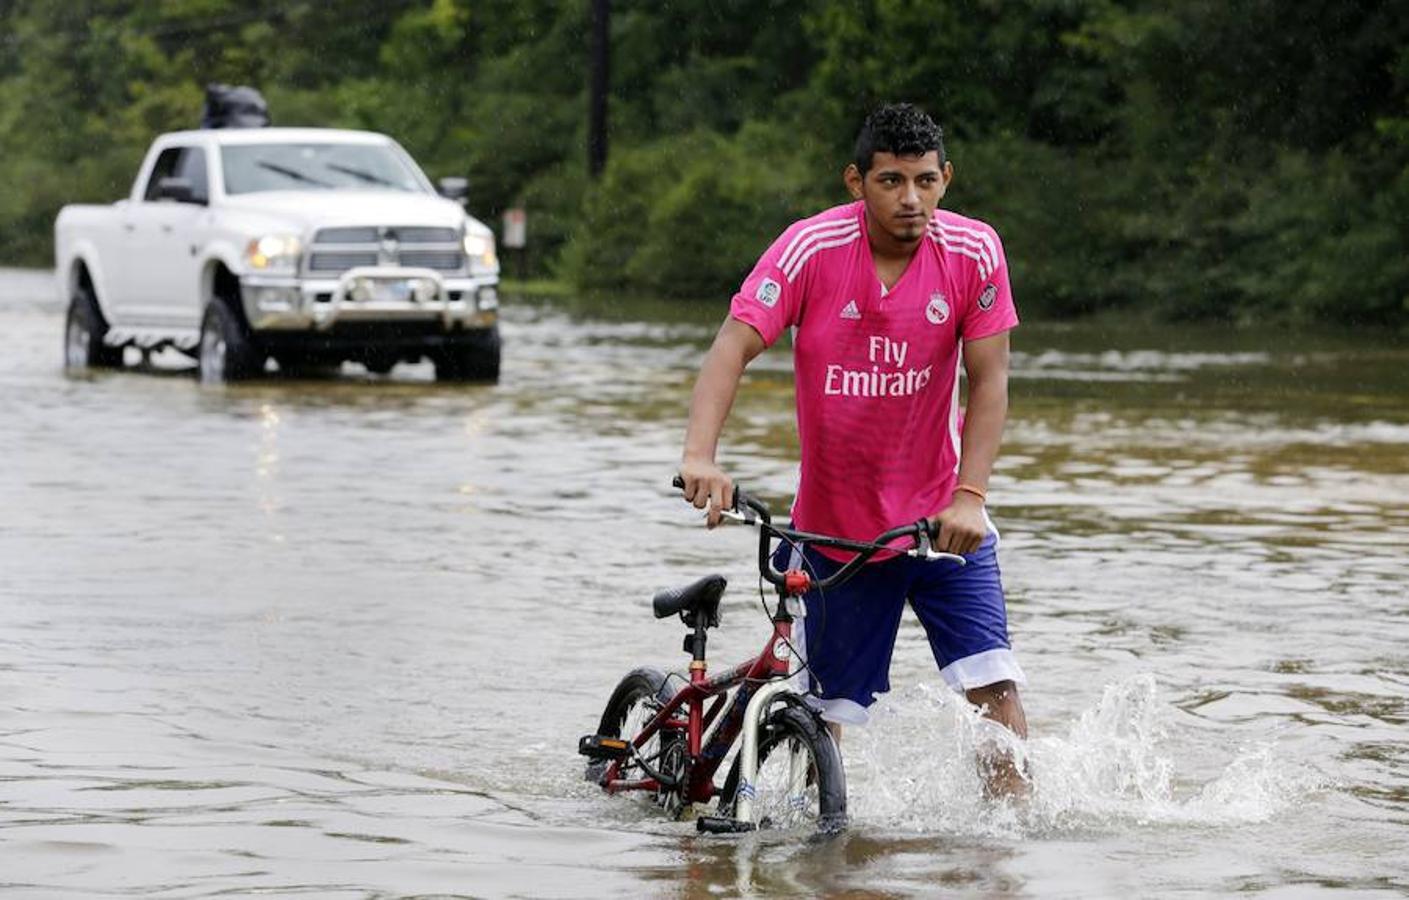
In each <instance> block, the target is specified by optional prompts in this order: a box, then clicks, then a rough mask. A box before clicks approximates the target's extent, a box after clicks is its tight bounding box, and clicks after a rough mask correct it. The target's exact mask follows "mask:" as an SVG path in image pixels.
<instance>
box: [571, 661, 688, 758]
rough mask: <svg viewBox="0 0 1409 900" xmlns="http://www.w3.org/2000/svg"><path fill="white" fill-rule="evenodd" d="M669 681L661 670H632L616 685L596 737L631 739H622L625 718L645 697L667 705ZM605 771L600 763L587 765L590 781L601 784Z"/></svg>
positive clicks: (630, 736) (604, 708)
mask: <svg viewBox="0 0 1409 900" xmlns="http://www.w3.org/2000/svg"><path fill="white" fill-rule="evenodd" d="M668 679H669V676H667V675H666V674H665V673H664V672H662V671H661V670H660V669H655V668H651V667H649V666H642V667H641V668H638V669H632V670H631V671H630V672H628V673H626V675H625V676H623V677H622V679H621V681H619V682H617V685H616V688H615V689H614V690H613V691H612V693H611V697H610V698H609V699H608V700H607V705H606V706H605V707H603V709H602V718H601V721H600V722H599V723H598V725H597V734H598V735H600V736H601V737H613V738H616V737H626V738H632V737H635V735H623V734H622V733H621V726H622V725H623V724H624V723H625V721H626V715H627V713H628V711H629V710H630V708H631V705H632V704H633V703H635V702H636V701H638V700H640V699H641V698H643V697H654V698H655V699H656V700H657V702H662V703H663V702H664V701H665V700H668V699H669V696H668V694H667V691H668V688H667V686H666V683H667V681H668ZM605 771H606V767H605V766H602V765H600V764H599V763H595V762H589V763H588V764H587V771H586V778H587V780H588V781H592V782H595V783H597V784H601V779H600V777H598V776H600V774H602V773H604V772H605Z"/></svg>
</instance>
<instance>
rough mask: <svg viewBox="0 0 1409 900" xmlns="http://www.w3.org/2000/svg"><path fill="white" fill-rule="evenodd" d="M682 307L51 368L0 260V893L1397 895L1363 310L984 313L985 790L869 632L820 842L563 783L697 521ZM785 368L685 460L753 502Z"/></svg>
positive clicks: (698, 556) (927, 670)
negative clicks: (866, 697) (988, 775)
mask: <svg viewBox="0 0 1409 900" xmlns="http://www.w3.org/2000/svg"><path fill="white" fill-rule="evenodd" d="M721 315H722V306H721V307H719V308H714V309H699V308H691V307H687V306H680V305H675V304H668V303H651V302H626V301H615V300H584V299H577V298H571V299H564V298H558V299H545V298H539V299H533V298H527V297H516V296H514V295H513V294H511V293H510V294H508V295H506V297H505V323H504V334H505V339H506V349H505V363H504V373H503V378H502V381H501V382H500V383H499V384H498V385H496V386H470V387H465V386H453V387H452V386H443V385H437V384H435V383H433V381H432V380H431V372H430V369H429V367H428V366H406V365H403V366H401V367H398V368H397V369H396V370H394V371H393V373H392V374H391V375H390V376H389V377H376V376H369V375H367V374H366V373H364V372H363V371H362V370H361V369H360V368H359V367H356V366H350V365H349V366H347V367H345V369H344V371H343V372H342V373H341V375H340V376H338V377H336V378H331V379H324V380H316V381H315V380H293V379H286V378H277V377H271V378H270V379H268V380H265V381H261V382H258V383H252V384H247V385H240V386H237V387H230V388H207V387H201V386H199V385H198V384H197V383H196V381H195V379H194V378H193V377H192V375H191V373H190V370H189V364H188V363H186V362H185V361H183V360H182V358H180V357H179V356H175V355H161V356H159V357H158V358H157V359H156V360H154V361H153V362H152V363H151V364H149V365H146V366H142V367H134V368H132V369H130V370H128V371H123V372H117V373H102V374H94V375H84V376H66V375H65V374H64V372H63V371H62V369H61V366H60V362H61V331H62V311H61V309H60V308H59V306H58V304H57V302H56V301H55V300H54V299H53V297H52V288H51V286H50V284H49V282H48V281H47V279H45V278H44V277H42V276H36V275H34V274H33V273H23V272H14V271H3V272H0V335H3V337H4V353H3V354H0V891H4V892H6V893H8V894H13V895H16V896H26V897H56V898H57V897H69V896H74V895H107V894H111V895H126V896H144V897H145V896H153V897H193V896H208V895H215V894H222V895H232V894H242V893H251V894H254V893H261V894H273V895H279V896H283V895H291V894H310V895H316V896H320V897H322V896H328V897H343V896H346V897H381V896H403V895H454V894H460V895H469V896H484V897H500V896H534V897H580V896H587V895H594V896H600V895H604V894H609V893H614V892H621V893H629V894H631V895H646V896H662V897H671V896H678V897H713V896H778V895H795V896H802V895H836V896H842V895H848V896H862V895H865V896H908V895H914V894H934V893H938V892H944V893H945V894H952V895H955V896H984V897H988V896H1012V897H1042V898H1049V897H1093V896H1115V897H1126V896H1140V897H1148V896H1208V895H1222V894H1233V893H1249V894H1256V895H1259V896H1270V897H1306V896H1318V895H1320V896H1331V895H1340V894H1342V893H1345V892H1349V891H1357V892H1363V893H1364V894H1366V895H1369V896H1374V895H1381V896H1387V897H1388V896H1402V895H1403V894H1404V893H1406V892H1409V862H1406V860H1409V650H1406V647H1409V602H1406V601H1407V600H1409V342H1406V340H1405V339H1404V338H1403V337H1402V336H1394V335H1376V334H1372V333H1371V334H1354V335H1352V334H1324V333H1301V334H1286V333H1276V334H1268V333H1262V332H1255V331H1232V330H1227V329H1217V328H1203V327H1200V328H1193V327H1182V326H1181V327H1158V328H1154V327H1151V328H1147V329H1146V328H1141V327H1138V326H1132V325H1102V324H1090V323H1086V324H1080V325H1062V326H1053V325H1040V324H1025V325H1023V326H1022V327H1020V328H1019V329H1018V330H1017V331H1016V332H1015V333H1014V337H1013V346H1014V351H1015V352H1014V361H1013V366H1014V372H1013V380H1012V397H1013V400H1012V414H1011V419H1010V424H1009V428H1008V432H1007V437H1006V442H1005V446H1004V451H1003V454H1002V457H1001V459H1000V462H999V465H998V469H997V473H996V475H995V478H994V480H993V485H992V492H991V507H992V510H993V514H994V517H995V519H996V520H997V523H998V525H999V527H1000V529H1001V530H1002V533H1003V543H1002V550H1001V560H1002V564H1003V569H1004V576H1005V581H1006V584H1007V589H1008V592H1009V604H1010V617H1011V624H1012V630H1013V636H1014V642H1015V646H1016V649H1017V652H1018V653H1019V655H1020V659H1021V660H1022V663H1023V666H1024V668H1025V669H1026V671H1027V673H1028V676H1029V678H1030V680H1031V683H1030V685H1029V686H1028V688H1027V689H1026V691H1025V695H1024V697H1025V701H1026V704H1027V709H1028V714H1029V719H1030V722H1031V728H1032V737H1031V739H1030V740H1029V741H1028V742H1027V744H1026V746H1025V747H1023V748H1022V751H1023V752H1024V753H1025V754H1026V757H1027V759H1028V761H1029V764H1030V768H1031V771H1032V772H1033V777H1034V785H1033V794H1032V797H1031V800H1030V802H1029V803H1028V804H1027V805H1026V806H1025V807H1022V808H1012V807H1010V806H1007V805H1005V804H1001V803H1000V804H994V803H990V802H987V801H985V800H984V799H983V796H982V788H981V785H980V782H979V779H978V776H977V774H976V771H975V768H974V765H973V747H974V745H975V743H977V742H980V741H982V740H985V739H986V738H985V734H986V732H985V730H984V728H983V724H982V723H981V722H978V721H976V719H975V717H974V715H973V713H972V711H971V710H969V709H967V708H966V707H964V706H963V705H962V704H959V703H956V701H955V698H954V697H953V696H952V695H951V694H949V692H948V691H946V690H945V689H944V688H943V687H942V685H941V683H940V682H939V679H938V676H937V673H936V672H935V671H934V665H933V662H932V660H931V659H930V657H929V654H928V649H927V646H926V643H925V641H924V638H923V635H922V633H921V631H920V628H919V626H918V624H917V623H916V622H914V621H913V619H909V618H907V620H906V622H905V624H904V626H903V628H902V633H901V636H900V640H899V644H898V646H897V650H896V657H895V663H894V668H893V671H892V674H891V681H892V683H893V685H894V686H895V690H894V691H893V692H892V693H891V694H890V695H888V696H887V697H885V698H884V699H883V700H882V701H881V702H880V703H879V704H878V707H877V710H876V716H875V721H874V723H873V724H872V725H871V726H870V727H869V728H868V729H865V730H852V731H850V732H848V735H847V739H846V745H845V751H846V766H847V778H848V786H849V793H850V803H851V812H852V828H851V830H850V831H849V832H848V833H847V834H846V835H845V836H843V837H841V838H838V839H836V840H832V841H827V842H821V843H818V842H811V841H807V840H802V839H800V838H799V837H798V836H797V835H788V834H781V835H769V834H764V835H753V836H748V837H743V838H738V837H701V836H698V835H697V834H696V833H695V831H694V829H693V827H692V825H691V824H690V823H688V822H674V821H669V820H665V819H663V818H661V816H660V815H659V812H658V811H657V810H656V809H655V808H653V807H652V806H650V805H649V804H645V803H638V802H634V800H633V799H632V798H621V797H617V798H608V797H604V796H601V795H600V794H599V793H597V792H596V791H595V789H593V788H591V787H590V786H589V785H587V784H585V783H584V782H582V781H581V780H580V775H581V766H580V764H579V757H577V756H576V755H575V749H576V741H577V738H578V736H580V735H582V734H584V733H587V732H589V731H591V730H592V729H593V728H594V727H595V723H596V718H597V716H598V715H599V714H600V711H601V706H602V704H603V702H604V701H605V699H606V696H607V694H608V693H609V692H610V690H611V688H612V686H613V685H614V684H615V682H616V680H617V679H618V678H619V677H620V675H622V674H623V673H625V672H626V671H627V670H629V669H631V668H633V667H635V666H638V665H643V664H646V665H658V666H661V667H667V668H668V667H675V668H679V667H682V666H683V664H684V663H685V661H686V659H685V657H684V655H683V654H681V653H680V650H679V647H680V636H681V632H680V628H679V625H678V623H671V622H661V621H656V620H655V619H653V618H652V617H651V614H650V610H649V598H650V595H651V594H652V592H653V591H655V590H656V589H658V588H661V587H666V586H673V585H676V584H680V583H684V582H686V581H688V580H692V579H693V578H695V577H696V576H699V575H702V574H706V573H708V572H712V571H718V572H721V573H724V574H725V575H727V576H728V577H729V579H730V585H731V586H730V589H729V593H728V594H727V596H726V599H725V606H724V623H723V625H722V627H721V628H720V629H719V630H718V631H717V632H716V633H715V636H713V639H712V640H711V642H710V650H711V654H712V658H713V659H714V660H716V662H718V663H723V662H725V661H727V660H736V659H741V658H743V657H745V656H747V655H749V654H751V653H753V652H755V651H756V649H757V646H756V645H758V644H760V643H761V640H762V636H763V633H764V631H765V630H766V628H767V623H766V620H765V618H764V615H763V613H762V612H761V611H760V609H759V602H758V593H757V588H756V583H757V578H756V572H755V571H754V570H753V568H752V562H751V553H752V550H753V547H754V540H755V538H754V536H753V534H752V533H751V532H748V531H745V530H743V529H739V528H734V529H720V530H718V531H715V532H706V531H705V530H704V529H703V528H702V527H700V521H699V517H698V514H697V513H695V512H694V510H692V509H690V508H689V507H687V506H686V505H685V504H683V503H682V502H680V501H679V500H678V499H677V498H676V497H675V496H673V493H672V491H671V490H670V488H669V482H670V478H671V475H672V474H673V471H674V469H673V464H674V462H675V460H676V459H677V456H678V452H679V441H680V438H681V433H682V429H683V425H684V412H685V405H686V402H687V399H688V394H689V390H690V386H691V384H692V381H693V377H694V373H695V370H696V367H697V366H698V363H699V360H700V357H701V354H702V353H703V350H704V348H705V347H706V345H707V343H708V341H709V339H710V337H711V336H712V333H713V330H714V328H715V327H716V326H717V323H718V320H719V317H720V316H721ZM791 400H792V389H791V384H790V363H789V359H788V356H787V353H786V352H785V351H782V350H779V351H773V352H770V353H769V354H766V355H765V356H764V357H762V358H761V359H760V360H759V363H758V365H756V367H755V369H754V370H753V371H752V372H751V373H750V374H749V376H748V377H747V379H746V383H745V385H744V387H743V389H742V391H741V394H740V398H739V401H738V404H737V406H736V409H735V413H734V416H733V418H732V420H731V423H730V426H729V428H728V431H727V434H726V438H725V445H726V446H725V450H724V453H723V457H724V460H725V462H726V463H727V465H728V466H729V467H730V468H731V469H732V470H733V471H734V472H735V474H736V476H737V477H738V479H739V480H740V482H741V483H743V484H745V485H746V486H751V487H753V488H754V489H755V490H756V491H757V492H758V493H760V494H761V495H762V496H764V497H765V498H767V499H768V500H769V501H770V502H772V503H774V504H775V505H776V506H778V507H782V506H784V505H785V504H786V503H787V501H788V498H789V495H790V491H791V489H792V486H793V483H794V479H795V475H796V440H795V436H794V434H793V429H792V411H791Z"/></svg>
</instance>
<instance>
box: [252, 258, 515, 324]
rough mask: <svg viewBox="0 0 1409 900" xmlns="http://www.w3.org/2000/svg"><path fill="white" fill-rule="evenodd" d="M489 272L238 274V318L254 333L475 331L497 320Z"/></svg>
mask: <svg viewBox="0 0 1409 900" xmlns="http://www.w3.org/2000/svg"><path fill="white" fill-rule="evenodd" d="M498 282H499V278H498V276H497V275H489V276H472V275H450V276H447V275H443V274H441V273H440V272H436V271H435V270H433V269H411V268H403V267H400V266H396V267H384V266H379V267H370V266H369V267H364V268H357V269H349V270H348V271H346V272H344V273H343V274H342V275H340V276H338V277H337V278H331V279H329V278H303V277H295V276H287V277H277V276H268V275H246V276H244V277H243V278H241V279H240V288H241V290H240V297H241V301H242V302H243V304H244V312H245V319H246V321H248V322H249V324H250V327H251V328H253V329H254V330H255V331H263V332H269V331H308V330H318V331H326V330H330V329H332V328H333V327H334V326H335V325H339V324H349V323H375V322H388V323H393V322H403V323H411V322H423V323H439V324H440V326H441V327H442V328H443V329H444V330H446V331H449V330H452V329H483V328H491V327H493V326H494V325H495V324H496V323H497V322H498V320H499V294H498V287H497V286H498Z"/></svg>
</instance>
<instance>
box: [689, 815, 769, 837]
mask: <svg viewBox="0 0 1409 900" xmlns="http://www.w3.org/2000/svg"><path fill="white" fill-rule="evenodd" d="M695 830H696V831H700V832H703V833H704V834H747V833H748V832H750V831H756V830H758V826H756V825H754V824H753V823H752V822H740V821H739V820H738V819H731V818H729V817H727V816H700V817H699V818H698V819H696V820H695Z"/></svg>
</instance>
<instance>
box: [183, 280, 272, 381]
mask: <svg viewBox="0 0 1409 900" xmlns="http://www.w3.org/2000/svg"><path fill="white" fill-rule="evenodd" d="M198 360H199V366H200V368H199V371H200V379H201V381H202V382H203V383H205V384H223V383H225V382H227V381H240V380H242V379H245V378H252V377H254V376H255V375H258V374H259V373H260V372H262V371H263V370H264V354H263V353H261V352H260V350H259V347H258V346H257V345H256V344H255V343H254V340H253V339H252V338H251V337H250V336H249V335H248V334H246V333H245V330H244V328H243V327H242V326H241V325H240V322H239V320H238V319H236V318H235V314H234V313H233V312H231V311H230V307H229V305H227V304H226V302H225V300H223V299H222V298H220V297H215V298H213V299H212V300H211V301H210V303H209V304H207V305H206V308H205V315H204V316H203V317H202V318H201V344H200V356H199V357H198Z"/></svg>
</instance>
